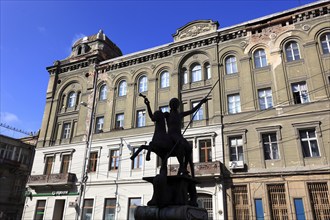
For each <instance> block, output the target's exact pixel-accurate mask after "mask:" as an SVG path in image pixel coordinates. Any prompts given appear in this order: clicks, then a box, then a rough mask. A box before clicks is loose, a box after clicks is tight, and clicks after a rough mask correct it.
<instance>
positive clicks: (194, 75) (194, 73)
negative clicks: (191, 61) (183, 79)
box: [191, 64, 202, 82]
mask: <svg viewBox="0 0 330 220" xmlns="http://www.w3.org/2000/svg"><path fill="white" fill-rule="evenodd" d="M201 80H202V67H201V65H199V64H195V65H194V66H193V68H192V69H191V82H197V81H201Z"/></svg>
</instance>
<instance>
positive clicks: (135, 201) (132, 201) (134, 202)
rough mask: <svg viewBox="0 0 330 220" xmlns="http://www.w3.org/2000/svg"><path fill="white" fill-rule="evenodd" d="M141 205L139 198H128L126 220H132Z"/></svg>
mask: <svg viewBox="0 0 330 220" xmlns="http://www.w3.org/2000/svg"><path fill="white" fill-rule="evenodd" d="M140 205H141V198H129V200H128V219H127V220H134V219H135V218H134V211H135V209H136V208H137V207H138V206H140Z"/></svg>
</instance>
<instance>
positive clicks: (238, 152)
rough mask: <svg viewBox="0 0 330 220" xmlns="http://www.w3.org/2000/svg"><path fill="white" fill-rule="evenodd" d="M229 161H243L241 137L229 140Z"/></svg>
mask: <svg viewBox="0 0 330 220" xmlns="http://www.w3.org/2000/svg"><path fill="white" fill-rule="evenodd" d="M229 154H230V161H243V160H244V155H243V139H242V136H236V137H230V138H229Z"/></svg>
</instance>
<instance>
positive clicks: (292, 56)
mask: <svg viewBox="0 0 330 220" xmlns="http://www.w3.org/2000/svg"><path fill="white" fill-rule="evenodd" d="M285 55H286V61H288V62H290V61H294V60H300V53H299V47H298V44H297V42H295V41H290V42H288V43H286V44H285Z"/></svg>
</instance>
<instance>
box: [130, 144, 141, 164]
mask: <svg viewBox="0 0 330 220" xmlns="http://www.w3.org/2000/svg"><path fill="white" fill-rule="evenodd" d="M137 150H138V148H137V147H135V148H133V154H134V153H135V152H136V151H137ZM141 167H142V154H141V152H140V153H139V155H137V156H136V157H135V158H134V160H133V161H132V169H138V168H141Z"/></svg>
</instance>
